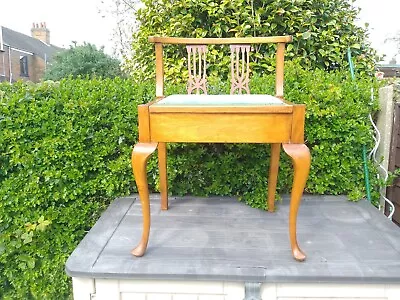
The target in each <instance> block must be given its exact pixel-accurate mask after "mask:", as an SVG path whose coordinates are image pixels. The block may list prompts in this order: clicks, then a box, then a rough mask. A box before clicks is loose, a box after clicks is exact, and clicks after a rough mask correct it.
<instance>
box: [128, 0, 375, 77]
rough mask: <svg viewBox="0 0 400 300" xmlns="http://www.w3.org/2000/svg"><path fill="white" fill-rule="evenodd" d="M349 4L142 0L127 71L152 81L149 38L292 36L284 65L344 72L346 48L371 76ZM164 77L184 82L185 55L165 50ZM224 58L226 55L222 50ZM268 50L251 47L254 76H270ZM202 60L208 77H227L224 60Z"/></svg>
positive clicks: (368, 51) (218, 56)
mask: <svg viewBox="0 0 400 300" xmlns="http://www.w3.org/2000/svg"><path fill="white" fill-rule="evenodd" d="M351 2H353V1H348V0H345V1H344V0H334V1H332V0H296V1H293V0H267V1H259V0H221V1H214V0H201V1H186V0H175V1H171V0H159V1H153V0H145V1H143V4H144V5H145V6H144V7H143V8H141V9H139V10H138V11H137V13H136V16H135V17H136V20H137V22H138V30H137V32H136V33H134V35H133V43H132V51H133V57H132V60H130V61H127V62H126V65H125V68H127V69H128V70H129V71H130V73H131V74H133V75H134V77H135V78H137V79H139V80H141V79H143V78H152V76H153V75H154V50H153V45H152V44H150V43H149V42H148V37H149V36H152V35H158V36H178V37H242V36H272V35H292V36H293V43H291V44H289V45H288V46H287V55H286V57H287V58H289V59H292V58H301V63H302V65H303V66H307V67H312V68H322V69H328V70H330V69H335V68H338V67H343V68H344V69H345V68H347V66H348V63H347V59H346V51H347V48H348V47H350V48H351V49H352V52H353V57H355V59H356V60H357V65H358V68H359V70H360V72H361V73H363V72H367V73H371V72H372V70H373V67H374V62H375V51H374V50H373V49H372V48H371V47H370V45H369V43H368V41H367V39H366V38H367V29H366V28H361V27H358V26H357V25H355V23H354V22H355V19H356V17H357V14H358V9H356V8H355V7H354V6H352V4H351ZM165 51H166V52H167V53H168V60H167V61H166V66H167V67H166V69H167V70H168V73H167V74H166V75H167V76H168V77H169V78H170V79H175V80H179V78H181V74H183V76H185V75H186V74H185V71H184V65H185V64H184V62H183V59H182V57H184V56H185V55H184V49H183V48H182V47H173V46H168V47H165ZM224 51H225V52H227V51H228V49H225V50H224ZM273 52H274V49H273V48H272V47H269V48H268V47H265V46H263V47H256V48H255V53H254V55H253V56H252V61H253V62H254V64H253V68H252V69H253V71H255V72H256V73H259V74H264V73H266V72H268V71H271V70H270V69H269V68H270V66H269V64H268V62H269V61H270V60H271V55H272V53H273ZM207 59H208V60H209V61H210V65H214V66H215V67H214V69H210V70H209V71H210V74H212V73H213V72H215V73H217V72H222V73H223V74H225V75H226V74H227V72H228V64H229V55H226V53H225V55H223V53H221V52H218V51H216V49H215V48H211V50H210V51H209V53H208V57H207Z"/></svg>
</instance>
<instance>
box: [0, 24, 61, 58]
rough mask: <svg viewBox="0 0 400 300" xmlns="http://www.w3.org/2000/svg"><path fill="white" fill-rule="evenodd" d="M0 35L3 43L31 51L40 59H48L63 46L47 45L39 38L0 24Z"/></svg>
mask: <svg viewBox="0 0 400 300" xmlns="http://www.w3.org/2000/svg"><path fill="white" fill-rule="evenodd" d="M0 30H1V31H2V32H1V35H2V37H3V43H4V44H5V45H9V46H11V47H12V48H16V49H18V50H23V51H26V52H31V53H33V54H35V55H37V56H39V57H41V58H42V59H47V60H50V59H51V58H52V56H53V55H54V54H55V53H56V52H59V51H61V50H63V48H60V47H57V46H54V45H51V44H50V45H49V44H46V43H44V42H42V41H41V40H38V39H35V38H33V37H31V36H29V35H26V34H23V33H20V32H17V31H14V30H12V29H9V28H7V27H4V26H0Z"/></svg>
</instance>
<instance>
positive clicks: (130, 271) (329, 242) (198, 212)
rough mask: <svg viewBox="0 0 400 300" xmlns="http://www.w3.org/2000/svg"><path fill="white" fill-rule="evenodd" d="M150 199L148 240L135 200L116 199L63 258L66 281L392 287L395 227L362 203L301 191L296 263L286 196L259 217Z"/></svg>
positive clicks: (221, 206) (225, 206)
mask: <svg viewBox="0 0 400 300" xmlns="http://www.w3.org/2000/svg"><path fill="white" fill-rule="evenodd" d="M169 203H170V208H169V210H168V211H161V209H160V199H159V196H158V195H152V196H151V221H152V227H151V232H150V240H149V246H148V249H147V252H146V254H145V255H144V256H143V257H141V258H137V257H134V256H132V255H131V254H130V251H131V250H132V248H134V246H135V245H136V244H137V243H138V241H139V239H140V236H141V228H142V216H141V206H140V201H139V199H138V197H137V196H135V195H134V196H130V197H125V198H119V199H116V200H115V201H114V202H113V203H112V204H111V205H110V207H109V208H108V209H107V210H106V211H105V212H104V213H103V215H102V216H101V218H100V219H99V220H98V222H97V223H96V225H95V226H94V227H93V228H92V229H91V230H90V232H89V233H88V234H87V235H86V237H85V238H84V239H83V240H82V241H81V243H80V244H79V246H78V247H77V248H76V249H75V251H74V252H73V253H72V254H71V256H70V257H69V259H68V261H67V263H66V271H67V274H68V275H69V276H72V277H91V278H118V279H138V278H140V279H167V280H183V279H185V280H222V281H251V282H270V283H271V282H316V281H317V282H346V283H352V282H361V283H400V228H399V227H397V226H396V225H395V224H393V223H392V222H390V221H389V220H388V219H387V218H386V217H385V216H383V215H382V214H381V213H380V212H379V211H378V210H377V209H376V208H374V207H373V206H372V205H371V204H370V203H368V202H367V201H360V202H357V203H354V202H349V201H347V199H346V198H345V197H340V196H304V197H303V201H302V204H301V206H300V210H299V216H298V224H297V232H298V241H299V245H300V247H301V248H302V249H303V251H304V252H305V253H306V254H307V260H306V261H305V262H297V261H295V260H294V259H293V258H292V256H291V251H290V244H289V237H288V213H289V199H288V197H284V199H283V201H282V202H281V203H277V204H276V207H277V211H276V212H274V213H268V212H265V211H262V210H259V209H254V208H251V207H248V206H247V205H245V204H243V203H240V202H238V201H237V200H236V199H234V198H228V197H215V198H198V197H170V200H169Z"/></svg>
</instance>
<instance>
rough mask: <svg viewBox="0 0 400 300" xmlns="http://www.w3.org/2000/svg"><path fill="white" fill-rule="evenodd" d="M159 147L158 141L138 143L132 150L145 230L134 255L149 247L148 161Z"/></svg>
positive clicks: (138, 254) (143, 251)
mask: <svg viewBox="0 0 400 300" xmlns="http://www.w3.org/2000/svg"><path fill="white" fill-rule="evenodd" d="M156 149H157V143H137V144H136V145H135V147H134V148H133V151H132V169H133V174H134V176H135V181H136V185H137V188H138V192H139V198H140V203H141V204H142V215H143V232H142V239H141V240H140V242H139V244H138V245H137V246H136V248H134V249H133V250H132V251H131V253H132V254H133V255H134V256H143V255H144V253H145V252H146V249H147V243H148V241H149V233H150V199H149V187H148V184H147V170H146V166H147V161H148V159H149V157H150V155H151V154H152V153H153V152H154V151H155V150H156Z"/></svg>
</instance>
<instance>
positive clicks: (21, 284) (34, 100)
mask: <svg viewBox="0 0 400 300" xmlns="http://www.w3.org/2000/svg"><path fill="white" fill-rule="evenodd" d="M154 90H155V88H154V84H153V83H143V84H141V85H140V86H137V85H135V84H134V83H133V82H132V81H130V80H124V79H121V78H115V79H112V80H111V79H102V80H100V79H92V80H82V79H76V80H73V79H65V80H61V81H60V82H59V83H50V82H45V83H42V84H38V85H32V84H29V83H23V82H17V83H15V84H13V85H9V84H0V91H1V92H0V94H1V95H2V100H1V101H2V102H1V103H0V217H1V222H0V281H1V282H2V284H3V286H2V288H0V298H1V299H10V298H11V299H64V298H67V297H68V295H69V294H70V282H69V279H68V278H67V276H66V275H65V271H64V265H65V261H66V259H67V257H68V255H69V254H70V253H71V252H72V250H73V249H74V248H75V247H76V245H77V243H78V242H79V241H80V240H81V238H82V237H83V235H84V234H85V232H86V231H87V230H89V229H90V227H91V226H92V225H93V224H94V222H95V221H96V220H97V218H98V216H99V214H100V213H101V211H103V210H104V209H105V207H106V206H107V204H108V203H109V202H110V201H111V199H113V198H114V197H117V196H120V195H126V194H128V193H130V192H132V191H134V185H133V176H132V170H131V166H130V154H131V151H132V145H133V144H134V143H135V142H136V141H137V105H138V104H141V103H143V102H148V101H150V100H152V99H153V97H154ZM1 116H4V117H1ZM150 182H151V183H152V182H153V180H150ZM27 257H30V258H31V259H28V258H27ZM32 266H34V268H32Z"/></svg>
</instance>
